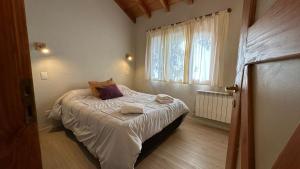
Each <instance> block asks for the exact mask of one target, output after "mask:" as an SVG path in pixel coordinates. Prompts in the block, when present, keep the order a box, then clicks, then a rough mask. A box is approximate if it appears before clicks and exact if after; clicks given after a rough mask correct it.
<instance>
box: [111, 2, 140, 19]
mask: <svg viewBox="0 0 300 169" xmlns="http://www.w3.org/2000/svg"><path fill="white" fill-rule="evenodd" d="M114 1H115V2H116V3H117V4H118V6H119V7H120V8H121V9H122V10H123V11H124V12H125V13H126V15H127V16H128V17H129V18H130V19H131V21H132V22H133V23H136V17H135V16H134V15H133V14H131V13H130V12H129V10H128V9H126V8H125V5H124V4H123V3H122V2H121V0H114Z"/></svg>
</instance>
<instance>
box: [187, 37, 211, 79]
mask: <svg viewBox="0 0 300 169" xmlns="http://www.w3.org/2000/svg"><path fill="white" fill-rule="evenodd" d="M211 58H212V36H211V34H210V33H209V32H197V33H195V34H194V36H193V39H192V47H191V57H190V81H191V82H192V83H205V82H208V81H209V80H210V70H211Z"/></svg>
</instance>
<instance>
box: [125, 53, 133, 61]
mask: <svg viewBox="0 0 300 169" xmlns="http://www.w3.org/2000/svg"><path fill="white" fill-rule="evenodd" d="M125 58H126V60H128V61H132V60H133V56H132V55H131V54H126V56H125Z"/></svg>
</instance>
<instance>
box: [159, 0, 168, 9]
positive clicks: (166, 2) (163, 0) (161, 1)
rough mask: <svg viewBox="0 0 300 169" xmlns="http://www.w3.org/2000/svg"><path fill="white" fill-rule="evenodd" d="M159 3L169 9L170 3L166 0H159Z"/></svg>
mask: <svg viewBox="0 0 300 169" xmlns="http://www.w3.org/2000/svg"><path fill="white" fill-rule="evenodd" d="M160 3H161V5H162V6H163V7H164V8H165V9H166V11H167V12H169V11H170V4H169V2H168V0H160Z"/></svg>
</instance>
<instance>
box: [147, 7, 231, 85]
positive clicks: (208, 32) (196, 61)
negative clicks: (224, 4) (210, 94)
mask: <svg viewBox="0 0 300 169" xmlns="http://www.w3.org/2000/svg"><path fill="white" fill-rule="evenodd" d="M228 22H229V14H228V13H227V12H225V11H223V12H220V13H219V14H218V15H213V16H209V17H202V18H200V19H197V20H191V21H187V22H184V23H181V24H179V25H174V26H166V27H162V28H161V29H159V30H154V31H148V32H147V50H146V77H147V78H148V79H149V80H160V81H171V82H181V83H190V84H209V85H212V86H222V85H223V80H222V70H220V68H222V67H223V65H222V64H223V63H221V62H220V58H221V57H223V55H224V43H225V39H226V36H227V29H228V28H227V27H228Z"/></svg>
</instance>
